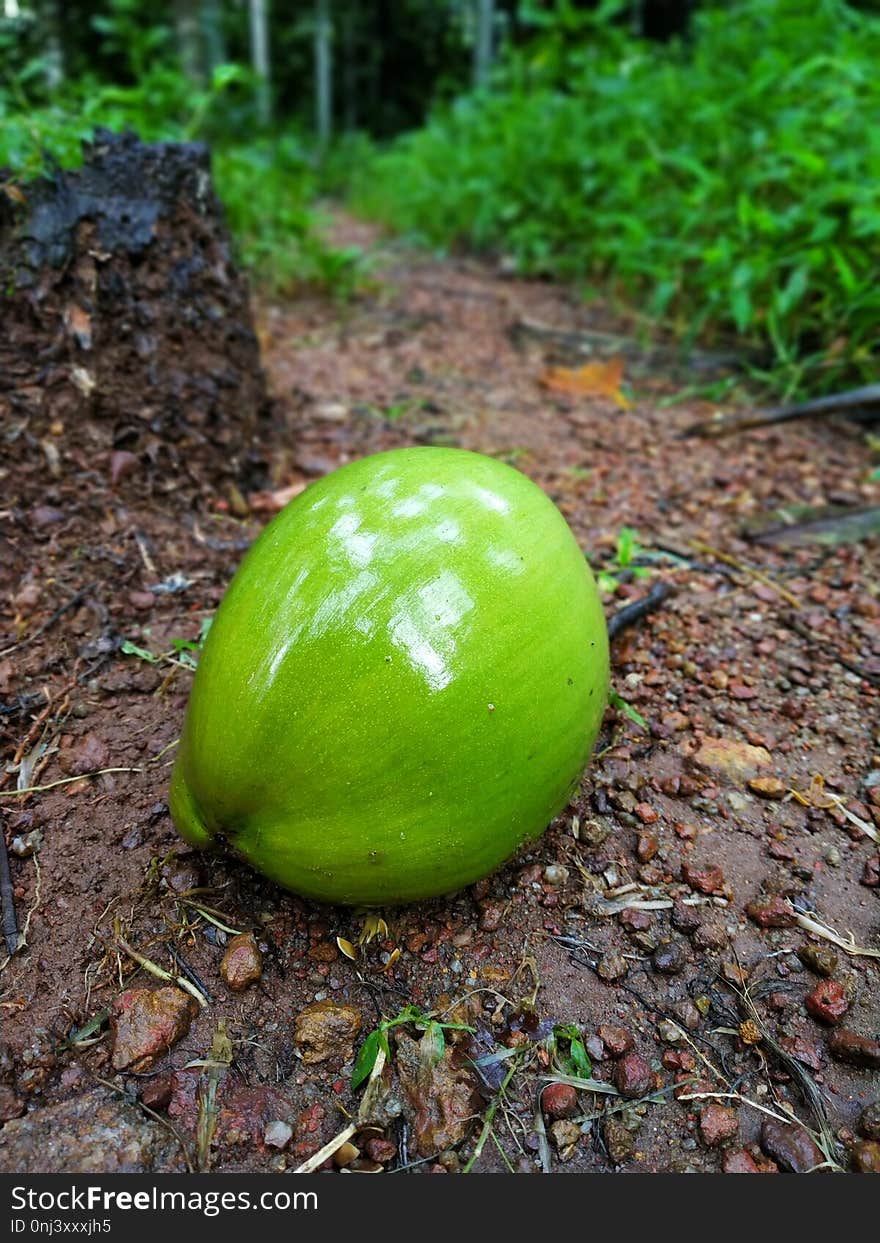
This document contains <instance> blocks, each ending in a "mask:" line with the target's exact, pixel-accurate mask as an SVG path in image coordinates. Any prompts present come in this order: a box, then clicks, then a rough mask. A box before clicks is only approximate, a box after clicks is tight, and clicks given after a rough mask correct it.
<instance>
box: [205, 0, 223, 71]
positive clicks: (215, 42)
mask: <svg viewBox="0 0 880 1243" xmlns="http://www.w3.org/2000/svg"><path fill="white" fill-rule="evenodd" d="M202 37H203V39H204V43H205V55H206V57H207V61H208V74H209V75H210V74H212V73H213V72H214V70H215V69H216V68H217V66H218V65H225V64H226V62H227V61H228V59H229V54H228V51H227V48H226V36H225V34H224V31H223V12H222V5H221V2H220V0H202Z"/></svg>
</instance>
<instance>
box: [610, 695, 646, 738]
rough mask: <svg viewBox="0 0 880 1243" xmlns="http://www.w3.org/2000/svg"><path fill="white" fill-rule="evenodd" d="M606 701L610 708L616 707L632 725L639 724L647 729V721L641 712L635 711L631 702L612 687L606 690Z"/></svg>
mask: <svg viewBox="0 0 880 1243" xmlns="http://www.w3.org/2000/svg"><path fill="white" fill-rule="evenodd" d="M608 702H609V704H610V705H611V707H612V708H616V710H617V711H618V712H620V713H622V714H623V716H625V717H626V718H627V720H629V721H632V722H633V724H634V725H639V726H641V728H642V729H644V730H645V731H647V730H648V728H649V726H648V722H647V721H646V720H645V718H644V717H643V716H642V714H641V712H639V711H637V709H635V708H634V707H633V706H632V704H631V703H627V701H626V700H625V699H624V698H623V696H622V695H620V694H618V692H617V691H616V690H614V689H613V688H612V689H611V690H609V692H608Z"/></svg>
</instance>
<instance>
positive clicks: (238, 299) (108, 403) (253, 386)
mask: <svg viewBox="0 0 880 1243" xmlns="http://www.w3.org/2000/svg"><path fill="white" fill-rule="evenodd" d="M84 157H85V159H84V164H83V167H82V168H81V169H79V170H76V171H69V170H62V169H60V168H57V167H56V168H52V169H50V170H49V171H47V173H46V174H45V175H43V176H42V177H40V178H39V179H37V180H35V181H33V182H30V183H28V184H26V185H24V186H22V187H17V186H12V185H11V182H10V181H9V180H8V179H4V176H3V174H2V173H0V281H2V303H0V305H2V308H3V309H2V314H0V443H2V446H3V455H4V456H7V457H9V458H11V459H13V460H18V461H23V460H24V459H27V458H30V459H31V460H33V458H34V456H36V458H37V459H39V460H40V463H41V467H42V469H43V470H45V468H46V465H47V463H48V467H49V471H50V473H51V474H55V475H57V474H60V473H61V472H62V471H63V469H64V461H65V458H66V457H68V456H69V457H71V458H72V459H74V460H79V461H80V462H82V460H83V459H84V458H85V459H87V460H88V461H89V462H90V463H91V464H92V465H93V466H95V467H97V468H98V469H101V468H102V467H106V469H108V470H109V469H111V467H110V463H111V461H112V459H113V455H114V452H115V453H116V454H118V453H119V451H124V452H125V453H127V454H132V455H137V456H139V457H141V458H142V459H143V460H144V462H145V463H147V464H152V466H153V468H154V469H152V470H149V471H144V472H141V477H142V478H144V479H150V480H151V481H152V484H151V486H156V485H157V484H158V485H159V486H160V487H161V479H162V476H163V474H164V473H165V472H164V471H163V470H162V469H161V468H162V466H163V464H164V465H165V466H167V467H169V468H170V469H169V470H168V475H169V476H175V477H176V479H175V482H176V484H177V485H179V484H180V474H181V468H182V469H183V473H184V474H186V475H189V476H190V477H191V479H192V480H193V482H194V483H200V482H201V483H202V484H204V483H206V481H207V480H208V479H211V480H213V481H214V482H217V481H218V479H219V481H220V482H221V483H222V481H223V480H227V481H228V480H233V481H237V482H239V483H242V484H244V485H248V486H249V485H250V484H251V483H255V482H258V480H259V476H260V474H261V469H260V464H261V455H260V453H259V447H258V444H259V436H260V431H261V428H262V427H263V426H264V420H265V418H266V417H267V411H268V405H267V400H266V388H265V379H264V376H263V372H262V370H261V366H260V352H259V345H258V341H257V337H256V334H255V332H254V326H253V320H252V316H251V309H250V303H249V291H248V286H247V282H246V280H245V279H244V277H243V276H242V274H241V273H240V272H239V271H238V270H237V268H236V266H235V263H234V260H233V253H232V243H231V239H230V237H229V233H228V231H227V228H226V225H225V222H224V219H223V211H222V207H221V206H220V203H219V201H218V199H217V197H216V195H215V193H214V190H213V188H212V181H211V169H210V154H209V151H208V149H207V147H205V146H203V145H202V144H198V143H154V144H145V143H142V142H140V141H139V139H138V138H137V137H136V136H135V135H134V134H122V135H117V134H112V133H110V132H109V131H98V132H97V134H96V137H95V140H94V142H93V143H91V144H89V145H88V146H86V147H85V149H84ZM167 458H170V460H165V459H167ZM117 460H118V459H117ZM156 468H158V469H156ZM166 486H171V485H170V479H169V480H168V482H167V483H166Z"/></svg>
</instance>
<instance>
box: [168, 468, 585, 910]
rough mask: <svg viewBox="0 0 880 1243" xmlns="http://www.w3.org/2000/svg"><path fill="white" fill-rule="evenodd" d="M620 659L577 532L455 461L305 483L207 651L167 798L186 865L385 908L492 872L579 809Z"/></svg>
mask: <svg viewBox="0 0 880 1243" xmlns="http://www.w3.org/2000/svg"><path fill="white" fill-rule="evenodd" d="M608 675H609V661H608V639H607V631H606V627H605V620H604V617H603V613H602V608H601V604H600V601H599V597H598V593H597V590H596V587H595V584H594V581H593V577H592V575H591V573H590V570H589V568H588V566H587V563H586V561H585V559H584V556H583V554H582V552H581V550H580V548H579V547H578V545H577V542H576V541H575V539H574V536H573V535H572V533H571V531H570V530H569V528H568V525H567V524H566V522H565V519H564V518H563V517H562V515H561V514H560V513H559V511H558V510H557V509H556V507H555V505H553V503H552V501H550V499H549V498H548V497H547V496H546V495H545V494H544V493H543V492H542V491H541V489H540V488H539V487H538V486H537V485H536V484H534V483H532V482H531V480H529V479H528V478H526V476H525V475H522V474H521V473H520V472H519V471H516V470H514V469H513V468H512V467H510V466H506V465H504V464H503V463H501V462H498V461H496V460H495V459H493V458H489V457H484V456H483V455H481V454H477V453H470V452H467V451H465V450H462V449H445V448H412V449H395V450H391V451H390V452H386V453H379V454H375V455H374V456H372V457H367V458H364V459H362V460H360V461H357V462H353V463H351V464H350V465H347V466H344V467H341V468H340V469H339V470H336V471H334V472H333V473H332V474H330V475H327V476H325V477H324V478H323V479H321V480H319V481H318V482H316V483H314V484H312V485H311V486H310V487H309V488H308V489H307V490H306V491H305V492H303V493H302V494H301V495H300V496H298V497H297V498H296V499H295V500H293V501H291V502H290V504H289V505H288V506H287V507H286V508H285V509H284V510H282V512H281V513H280V514H278V515H277V517H276V518H275V519H274V520H273V521H272V522H271V523H270V524H269V526H268V527H267V528H266V529H265V531H264V532H263V533H262V534H261V535H260V537H259V538H258V539H257V540H256V542H255V543H254V545H253V547H252V548H251V549H250V551H249V552H248V553H247V555H246V557H245V559H244V561H243V563H242V565H241V567H240V568H239V570H238V572H237V573H236V575H235V577H234V578H233V581H232V583H231V584H230V586H229V589H228V591H227V592H226V595H225V597H224V599H223V601H222V602H221V605H220V608H219V610H218V612H217V616H216V618H215V620H214V624H213V625H212V627H211V630H210V632H209V634H208V637H207V639H206V641H205V647H204V651H203V653H202V657H201V660H200V662H199V666H198V670H197V672H196V675H195V680H194V683H193V688H192V693H191V696H190V701H189V705H188V708H187V714H186V721H185V724H184V729H183V734H182V737H181V743H180V748H179V752H178V757H177V760H176V763H175V767H174V772H173V775H172V783H171V813H172V816H173V818H174V822H175V824H176V825H177V828H178V830H179V831H180V833H181V835H182V836H183V837H184V838H185V839H186V840H187V841H188V842H190V843H191V844H192V845H194V846H197V847H203V848H208V847H212V848H218V847H219V848H221V849H223V850H225V851H227V852H230V853H232V854H234V855H236V856H238V857H239V858H241V859H244V860H246V861H247V862H248V863H249V864H251V865H252V866H253V867H254V868H256V869H257V870H258V871H260V872H262V873H264V874H265V875H266V876H268V877H270V878H271V879H273V880H274V881H276V882H277V883H278V884H280V885H282V886H284V887H285V888H287V889H290V890H292V891H294V892H296V893H299V894H302V895H304V896H306V897H309V898H314V899H317V900H321V901H325V902H331V903H345V904H352V905H367V906H369V905H384V904H393V903H401V902H409V901H414V900H417V899H420V898H427V897H434V896H439V895H441V894H445V893H449V892H452V891H454V890H456V889H460V888H462V887H463V886H465V885H468V884H470V883H472V882H473V881H475V880H478V879H480V878H481V877H483V876H485V875H487V874H488V873H489V872H491V871H493V870H494V869H495V868H497V867H498V866H500V864H502V863H503V862H504V861H505V860H506V859H508V858H509V857H510V856H511V855H512V854H513V853H514V852H515V851H516V850H517V848H518V847H519V846H521V845H522V844H523V843H524V842H525V841H527V840H529V839H533V838H536V837H538V836H539V835H540V834H541V833H542V832H543V831H544V829H545V828H546V827H547V825H548V824H549V822H550V821H551V820H552V819H553V817H554V816H555V815H557V814H558V813H559V812H560V811H561V810H562V808H563V807H564V806H565V804H566V803H567V802H568V800H569V798H570V797H571V794H572V793H573V791H574V789H575V788H576V786H577V783H578V780H579V778H580V775H581V773H582V771H583V768H584V766H585V764H586V763H587V760H588V759H589V755H590V752H591V750H592V747H593V744H594V742H595V739H596V735H597V733H598V730H599V725H600V722H601V719H602V714H603V711H604V708H605V704H606V699H607V692H608Z"/></svg>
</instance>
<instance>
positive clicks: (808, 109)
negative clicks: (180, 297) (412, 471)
mask: <svg viewBox="0 0 880 1243" xmlns="http://www.w3.org/2000/svg"><path fill="white" fill-rule="evenodd" d="M878 64H880V0H723V2H722V0H581V2H577V0H543V2H542V0H503V2H502V0H309V2H305V3H301V4H294V3H291V2H290V0H287V2H286V3H282V0H151V2H150V3H147V2H146V0H105V2H104V3H87V2H86V0H0V168H4V169H5V171H4V172H3V173H0V184H5V185H6V186H10V185H13V184H14V183H15V182H16V181H22V180H25V179H27V178H28V177H30V176H35V175H39V174H40V173H41V172H44V171H45V170H46V169H47V167H48V168H49V169H51V168H52V167H53V166H54V165H56V164H60V165H61V166H63V167H70V166H75V165H76V163H77V162H78V161H79V160H80V158H81V143H82V142H83V140H85V139H87V138H88V137H89V136H90V135H91V133H92V132H93V130H94V128H95V127H96V126H98V125H104V126H108V127H109V128H111V129H116V130H121V129H134V130H135V131H136V132H137V133H138V134H139V135H140V136H141V137H142V138H144V139H148V140H158V139H183V140H187V139H200V140H204V141H207V142H208V143H210V144H211V146H212V148H213V153H214V169H215V177H216V183H217V188H218V191H219V193H220V196H221V198H222V199H223V200H224V202H225V205H226V209H227V213H228V216H229V221H230V225H231V227H232V229H233V232H234V234H235V235H236V237H237V240H238V244H239V246H240V250H241V254H242V257H243V258H244V260H245V261H246V262H247V263H248V265H249V266H250V267H251V269H252V270H253V272H254V274H255V276H256V278H257V279H258V280H259V281H261V282H263V283H265V284H267V285H268V286H270V287H271V288H273V289H274V290H276V291H280V290H289V289H291V288H293V287H295V286H296V285H297V284H299V283H309V284H318V285H321V286H323V287H325V288H327V289H329V290H330V291H332V292H334V293H337V294H342V295H346V294H348V293H350V292H351V291H352V290H353V289H354V288H356V287H357V281H358V271H359V263H358V256H357V254H355V253H354V252H350V251H340V250H338V249H336V248H334V247H333V246H332V245H331V244H330V243H328V242H327V241H326V240H324V239H323V238H322V232H321V230H320V229H319V228H316V227H315V226H316V216H315V203H316V201H317V200H319V199H321V198H322V197H326V196H328V195H330V196H333V197H336V198H340V197H341V198H346V199H348V200H349V201H350V202H351V203H352V204H353V205H354V206H355V207H356V209H357V210H358V211H360V212H361V213H362V214H365V215H368V216H371V217H373V218H375V219H377V220H380V221H382V222H384V223H385V224H387V225H388V226H390V227H391V228H393V229H395V230H397V231H400V232H402V233H404V234H407V235H409V236H411V237H412V238H413V239H415V240H417V241H419V242H421V243H423V244H427V245H430V246H432V247H434V248H438V249H441V250H445V249H450V248H459V249H461V248H466V249H468V250H472V251H477V252H487V253H489V254H491V255H493V256H495V257H498V258H502V259H503V260H504V261H505V263H506V264H507V265H508V266H510V267H512V268H515V269H516V270H518V271H520V272H522V273H524V274H527V275H532V276H537V277H546V276H550V277H557V278H562V279H565V280H569V281H572V282H574V283H575V284H576V286H577V287H578V288H579V289H580V290H582V291H583V293H584V295H585V296H586V297H591V298H600V299H602V301H603V302H604V303H606V304H609V303H610V304H611V305H612V306H613V307H614V308H615V309H616V310H617V311H618V312H620V313H621V314H624V315H630V316H632V317H633V322H637V323H639V324H649V325H654V326H655V328H656V329H657V330H659V331H662V332H663V333H665V334H671V335H673V336H674V337H676V338H677V339H680V340H682V341H684V342H694V341H700V342H706V343H718V342H721V341H723V342H724V343H725V345H727V344H729V343H730V342H731V341H732V342H734V343H735V345H736V347H737V348H738V349H740V350H741V351H742V352H743V354H749V355H750V356H753V357H755V358H759V359H763V360H764V361H763V362H762V363H761V364H760V365H761V367H762V369H763V373H764V375H765V377H766V379H767V380H768V381H769V383H770V384H771V385H772V387H773V388H774V389H775V390H776V391H778V392H780V393H785V394H790V393H794V392H818V391H823V390H827V389H830V388H833V387H840V386H841V385H842V384H844V383H849V382H859V381H862V380H865V379H868V378H876V364H877V359H878V352H880V327H878V325H880V83H878V75H877V72H876V67H877V65H878Z"/></svg>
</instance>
